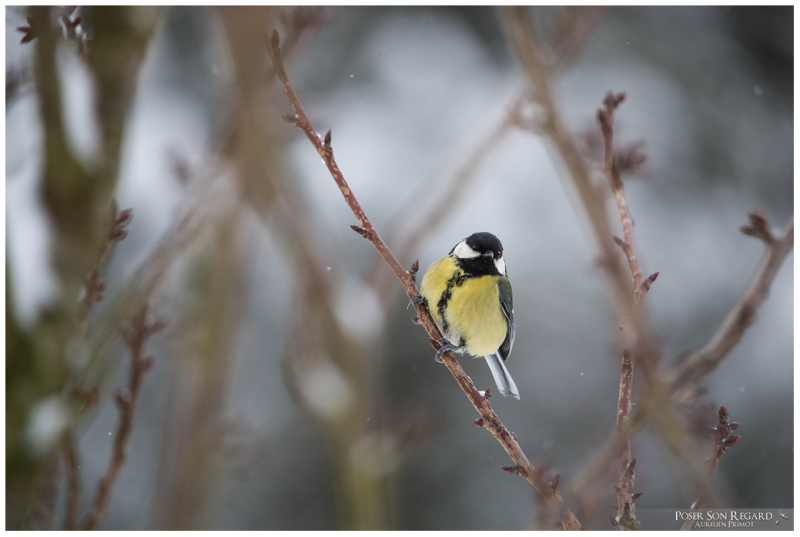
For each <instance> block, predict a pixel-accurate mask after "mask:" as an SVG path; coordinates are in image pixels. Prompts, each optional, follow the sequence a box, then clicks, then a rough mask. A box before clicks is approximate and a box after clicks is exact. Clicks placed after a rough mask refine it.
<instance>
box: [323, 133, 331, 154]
mask: <svg viewBox="0 0 800 537" xmlns="http://www.w3.org/2000/svg"><path fill="white" fill-rule="evenodd" d="M322 145H323V147H324V148H325V151H331V130H330V129H328V132H326V133H325V140H324V141H323V142H322Z"/></svg>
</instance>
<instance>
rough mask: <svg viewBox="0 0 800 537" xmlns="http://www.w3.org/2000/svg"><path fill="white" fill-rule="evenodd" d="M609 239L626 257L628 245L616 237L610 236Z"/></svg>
mask: <svg viewBox="0 0 800 537" xmlns="http://www.w3.org/2000/svg"><path fill="white" fill-rule="evenodd" d="M611 238H612V239H614V244H616V245H617V246H619V247H620V248H622V252H623V253H624V254H626V255H627V254H628V243H627V242H625V241H624V240H622V239H620V238H619V237H617V236H616V235H612V237H611Z"/></svg>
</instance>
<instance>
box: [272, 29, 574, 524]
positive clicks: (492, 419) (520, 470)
mask: <svg viewBox="0 0 800 537" xmlns="http://www.w3.org/2000/svg"><path fill="white" fill-rule="evenodd" d="M267 48H268V50H269V54H270V58H271V59H272V63H273V65H274V66H275V70H276V72H277V73H278V77H279V79H280V81H281V84H282V85H283V90H284V93H285V94H286V97H287V99H288V100H289V102H290V104H291V105H292V108H293V109H294V112H295V115H296V118H297V119H296V124H297V126H298V127H299V128H300V129H301V130H303V132H304V133H305V134H306V136H307V137H308V139H309V140H310V141H311V143H312V144H313V145H314V147H315V148H316V149H317V152H318V153H319V155H320V156H321V157H322V159H323V161H324V162H325V164H326V166H327V167H328V170H329V171H330V172H331V175H332V176H333V179H334V181H336V184H337V185H338V187H339V190H341V192H342V195H343V196H344V198H345V201H346V202H347V204H348V206H349V207H350V209H351V210H352V211H353V214H354V215H355V216H356V218H357V219H358V221H359V224H360V226H353V229H354V230H355V231H357V232H358V233H360V234H361V235H362V236H363V237H365V238H366V239H367V240H369V241H370V242H371V243H372V245H373V246H374V247H375V249H376V250H377V251H378V253H379V254H380V255H381V257H383V259H384V260H385V261H386V263H387V264H388V265H389V267H390V268H391V269H392V271H393V272H394V273H395V275H396V276H397V278H398V279H399V280H400V282H401V284H402V285H403V287H404V289H405V290H406V294H407V295H408V297H409V298H414V297H416V296H418V295H419V292H418V291H417V287H416V284H415V281H414V276H413V275H412V273H411V272H407V271H406V270H405V269H404V268H403V267H402V265H401V264H400V263H399V261H397V259H396V258H395V257H394V255H393V254H392V252H391V251H390V250H389V247H388V246H386V244H385V243H384V242H383V240H382V239H381V238H380V236H379V235H378V233H377V232H376V231H375V228H374V227H373V226H372V223H371V222H370V220H369V218H367V216H366V214H365V213H364V210H363V209H362V208H361V205H360V204H359V203H358V200H357V199H356V197H355V195H354V194H353V192H352V190H350V187H349V186H348V184H347V181H345V178H344V176H343V175H342V172H341V171H340V170H339V167H338V165H337V164H336V161H335V159H334V158H333V150H332V148H331V143H330V142H331V132H330V131H328V133H327V134H326V135H325V138H324V140H321V139H320V137H319V136H318V135H317V133H316V131H315V130H314V128H313V126H312V125H311V122H310V121H309V119H308V116H307V115H306V113H305V111H304V110H303V107H302V105H301V104H300V100H299V99H298V98H297V95H296V94H295V92H294V89H293V88H292V86H291V84H290V82H289V78H288V76H287V74H286V71H285V69H284V67H283V62H282V60H281V53H280V38H279V36H278V32H277V31H275V30H273V32H272V36H271V37H270V39H269V40H268V41H267ZM414 307H415V309H416V312H417V317H418V318H419V320H420V322H421V323H422V325H423V327H424V328H425V330H426V331H427V332H428V335H429V337H430V338H431V342H432V344H433V346H434V347H436V348H438V347H439V344H438V340H439V339H440V338H441V334H440V333H439V330H438V329H437V327H436V325H435V324H434V322H433V319H431V317H430V314H429V313H428V311H427V309H426V308H424V307H423V306H421V305H420V304H418V303H415V304H414ZM442 359H443V361H444V364H445V365H446V366H447V368H448V370H449V371H450V372H451V373H452V375H453V376H454V377H455V378H456V380H457V381H458V383H459V385H460V386H461V389H462V390H463V391H464V393H465V394H466V395H467V397H468V398H469V400H470V401H471V402H472V404H473V406H474V407H475V409H476V410H477V411H478V413H479V414H480V416H481V418H480V419H481V420H482V422H481V424H482V426H483V427H484V428H486V429H487V430H488V431H490V432H491V433H492V435H493V436H494V437H495V438H496V439H497V440H498V442H500V444H501V445H502V446H503V448H504V449H505V450H506V452H507V453H508V455H509V456H510V457H511V459H512V461H513V462H514V464H515V466H516V470H515V473H517V474H518V475H520V476H522V477H524V478H525V479H526V480H527V481H528V482H529V483H531V484H532V485H533V487H534V488H535V489H536V490H537V491H538V492H539V493H540V494H541V495H542V496H543V497H544V499H545V501H546V502H547V503H548V505H550V506H551V507H552V508H557V509H562V508H563V511H562V513H561V516H562V524H563V525H564V528H565V529H582V526H581V524H580V522H578V520H577V518H575V515H573V514H572V512H571V511H569V509H566V508H565V507H564V506H563V500H562V499H561V495H560V494H559V493H558V491H557V490H556V489H555V488H553V487H552V486H550V483H548V482H546V481H545V480H544V479H543V478H542V476H540V474H539V472H537V470H536V468H534V466H533V465H532V464H531V462H530V461H529V460H528V458H527V457H526V456H525V454H524V453H523V451H522V448H521V447H520V445H519V443H518V442H517V440H516V439H515V438H514V436H513V435H512V434H511V433H510V432H509V431H508V429H506V427H505V426H504V425H503V424H502V422H501V421H500V419H499V418H498V417H497V414H495V412H494V411H493V410H492V408H491V405H490V404H489V400H488V398H487V397H484V396H483V395H481V393H480V392H479V391H478V389H477V388H476V387H475V385H474V384H473V383H472V379H470V378H469V377H468V376H467V374H466V373H465V372H464V370H463V369H462V368H461V366H460V364H459V363H458V361H457V360H456V359H455V358H454V357H453V355H452V354H451V353H449V352H448V353H445V354H444V355H443V356H442ZM487 395H488V393H487Z"/></svg>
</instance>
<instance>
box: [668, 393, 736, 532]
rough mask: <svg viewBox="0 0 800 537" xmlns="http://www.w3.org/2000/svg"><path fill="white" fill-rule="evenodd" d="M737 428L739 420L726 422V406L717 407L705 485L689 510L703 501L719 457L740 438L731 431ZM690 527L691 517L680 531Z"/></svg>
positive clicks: (693, 510) (695, 507)
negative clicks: (717, 418)
mask: <svg viewBox="0 0 800 537" xmlns="http://www.w3.org/2000/svg"><path fill="white" fill-rule="evenodd" d="M738 428H739V422H738V421H734V422H732V423H728V407H726V406H725V405H722V406H721V407H719V420H718V421H717V425H716V427H712V429H711V432H712V433H713V434H714V451H712V452H711V459H710V460H709V461H708V474H707V478H706V485H705V486H704V487H703V488H702V489H701V490H700V492H698V493H697V499H696V500H695V501H694V503H692V506H691V508H690V512H695V511H696V510H697V508H698V507H700V505H701V503H702V502H703V501H704V495H705V488H706V487H707V486H708V484H709V483H710V482H711V478H712V477H713V476H714V472H715V471H716V470H717V465H718V464H719V461H720V459H721V458H722V456H723V455H724V454H725V451H726V450H727V449H728V448H729V447H732V446H735V445H736V443H737V442H738V441H739V439H740V438H741V437H740V436H739V435H738V434H735V435H732V436H731V434H730V433H731V432H732V431H735V430H736V429H738ZM690 529H692V519H691V517H690V518H688V519H687V520H686V522H684V523H683V526H681V531H687V530H690Z"/></svg>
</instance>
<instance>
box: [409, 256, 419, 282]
mask: <svg viewBox="0 0 800 537" xmlns="http://www.w3.org/2000/svg"><path fill="white" fill-rule="evenodd" d="M417 272H419V259H417V260H416V261H414V262H413V263H411V268H410V269H409V271H408V276H409V277H410V278H411V281H412V282H414V284H416V283H417Z"/></svg>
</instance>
